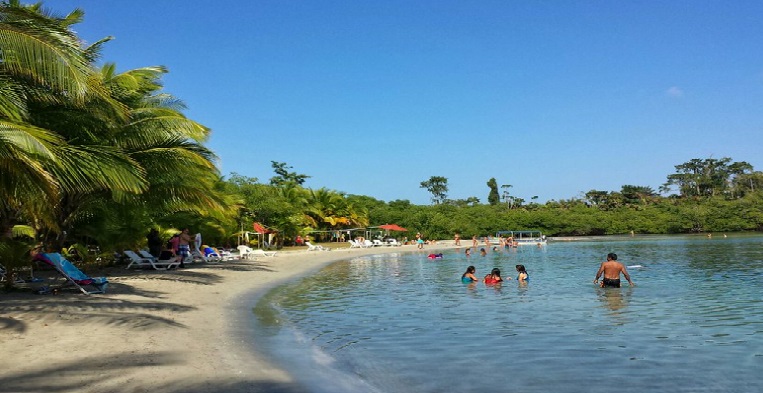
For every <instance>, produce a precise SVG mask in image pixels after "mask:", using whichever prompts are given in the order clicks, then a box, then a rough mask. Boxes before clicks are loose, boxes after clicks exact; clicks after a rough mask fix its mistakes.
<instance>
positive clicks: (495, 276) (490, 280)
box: [482, 267, 503, 285]
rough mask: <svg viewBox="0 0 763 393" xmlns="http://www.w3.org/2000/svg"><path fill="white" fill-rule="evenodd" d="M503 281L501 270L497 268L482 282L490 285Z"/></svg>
mask: <svg viewBox="0 0 763 393" xmlns="http://www.w3.org/2000/svg"><path fill="white" fill-rule="evenodd" d="M502 281H503V279H502V278H501V269H499V268H497V267H496V268H493V270H491V271H490V274H488V275H486V276H485V278H484V279H483V280H482V282H484V283H485V284H488V285H491V284H498V283H500V282H502Z"/></svg>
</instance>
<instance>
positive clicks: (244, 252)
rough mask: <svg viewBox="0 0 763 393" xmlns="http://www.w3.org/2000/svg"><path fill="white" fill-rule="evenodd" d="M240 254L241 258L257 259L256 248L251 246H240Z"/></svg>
mask: <svg viewBox="0 0 763 393" xmlns="http://www.w3.org/2000/svg"><path fill="white" fill-rule="evenodd" d="M238 254H239V256H240V258H241V259H249V258H252V259H255V255H254V250H252V248H251V247H249V246H244V245H241V246H238Z"/></svg>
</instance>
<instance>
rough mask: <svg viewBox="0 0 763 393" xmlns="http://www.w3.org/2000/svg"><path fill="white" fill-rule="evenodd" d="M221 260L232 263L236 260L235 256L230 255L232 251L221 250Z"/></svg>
mask: <svg viewBox="0 0 763 393" xmlns="http://www.w3.org/2000/svg"><path fill="white" fill-rule="evenodd" d="M220 259H221V260H223V261H232V260H234V259H236V258H235V257H234V256H233V254H231V253H230V251H228V250H226V249H223V248H221V249H220Z"/></svg>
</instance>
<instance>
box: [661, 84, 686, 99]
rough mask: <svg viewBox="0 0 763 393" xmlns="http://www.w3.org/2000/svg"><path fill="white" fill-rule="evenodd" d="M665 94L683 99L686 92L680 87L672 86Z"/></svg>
mask: <svg viewBox="0 0 763 393" xmlns="http://www.w3.org/2000/svg"><path fill="white" fill-rule="evenodd" d="M665 94H667V95H668V96H670V97H683V96H684V91H683V90H681V88H680V87H678V86H671V87H670V88H669V89H668V90H665Z"/></svg>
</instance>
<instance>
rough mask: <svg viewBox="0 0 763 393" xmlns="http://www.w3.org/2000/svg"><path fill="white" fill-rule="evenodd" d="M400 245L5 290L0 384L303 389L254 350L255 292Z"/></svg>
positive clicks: (70, 388) (22, 387)
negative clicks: (98, 290) (42, 290)
mask: <svg viewBox="0 0 763 393" xmlns="http://www.w3.org/2000/svg"><path fill="white" fill-rule="evenodd" d="M448 247H452V246H448V245H442V246H427V248H426V249H425V250H424V252H433V251H435V250H436V249H441V248H448ZM405 251H416V248H415V246H402V247H383V248H379V247H376V248H371V249H352V250H351V249H338V250H333V251H312V252H307V251H293V252H279V253H278V255H277V256H275V257H272V258H267V257H259V258H258V259H257V260H255V261H243V260H242V261H239V260H235V261H230V262H223V263H220V264H206V263H202V264H193V265H190V266H189V268H187V269H182V270H178V271H167V272H165V271H154V270H129V271H128V270H125V269H123V268H110V269H108V270H104V271H102V272H90V275H91V276H98V275H105V276H107V277H108V279H109V282H110V284H109V288H108V293H106V294H96V295H91V296H87V295H83V294H81V293H80V292H79V291H75V290H73V289H67V290H64V291H61V292H60V293H58V294H55V295H53V294H50V295H35V294H31V291H30V292H29V293H11V294H2V295H0V349H1V350H2V353H3V356H2V360H0V370H2V376H1V377H0V391H2V392H304V391H306V390H305V389H304V388H303V387H301V386H299V385H298V384H297V383H296V382H295V381H294V379H293V378H292V377H291V375H290V373H288V372H286V371H285V370H281V369H279V368H278V367H276V366H275V365H273V364H271V363H270V362H269V361H268V359H267V357H266V356H264V355H263V354H261V353H258V351H257V343H256V333H254V334H253V333H252V332H251V329H249V328H248V321H249V318H251V311H250V310H251V309H252V307H253V306H254V304H255V302H256V299H257V298H258V297H259V296H260V295H262V294H264V293H265V292H266V291H267V290H268V289H270V288H272V287H274V286H276V285H278V284H280V283H283V282H284V281H287V280H292V279H295V278H297V277H300V276H303V275H305V274H309V273H311V272H314V271H316V270H317V269H320V268H321V267H323V266H325V265H327V264H329V263H331V262H333V261H337V260H342V259H346V258H352V257H354V256H359V255H368V254H380V253H388V252H405ZM41 273H51V272H41Z"/></svg>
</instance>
